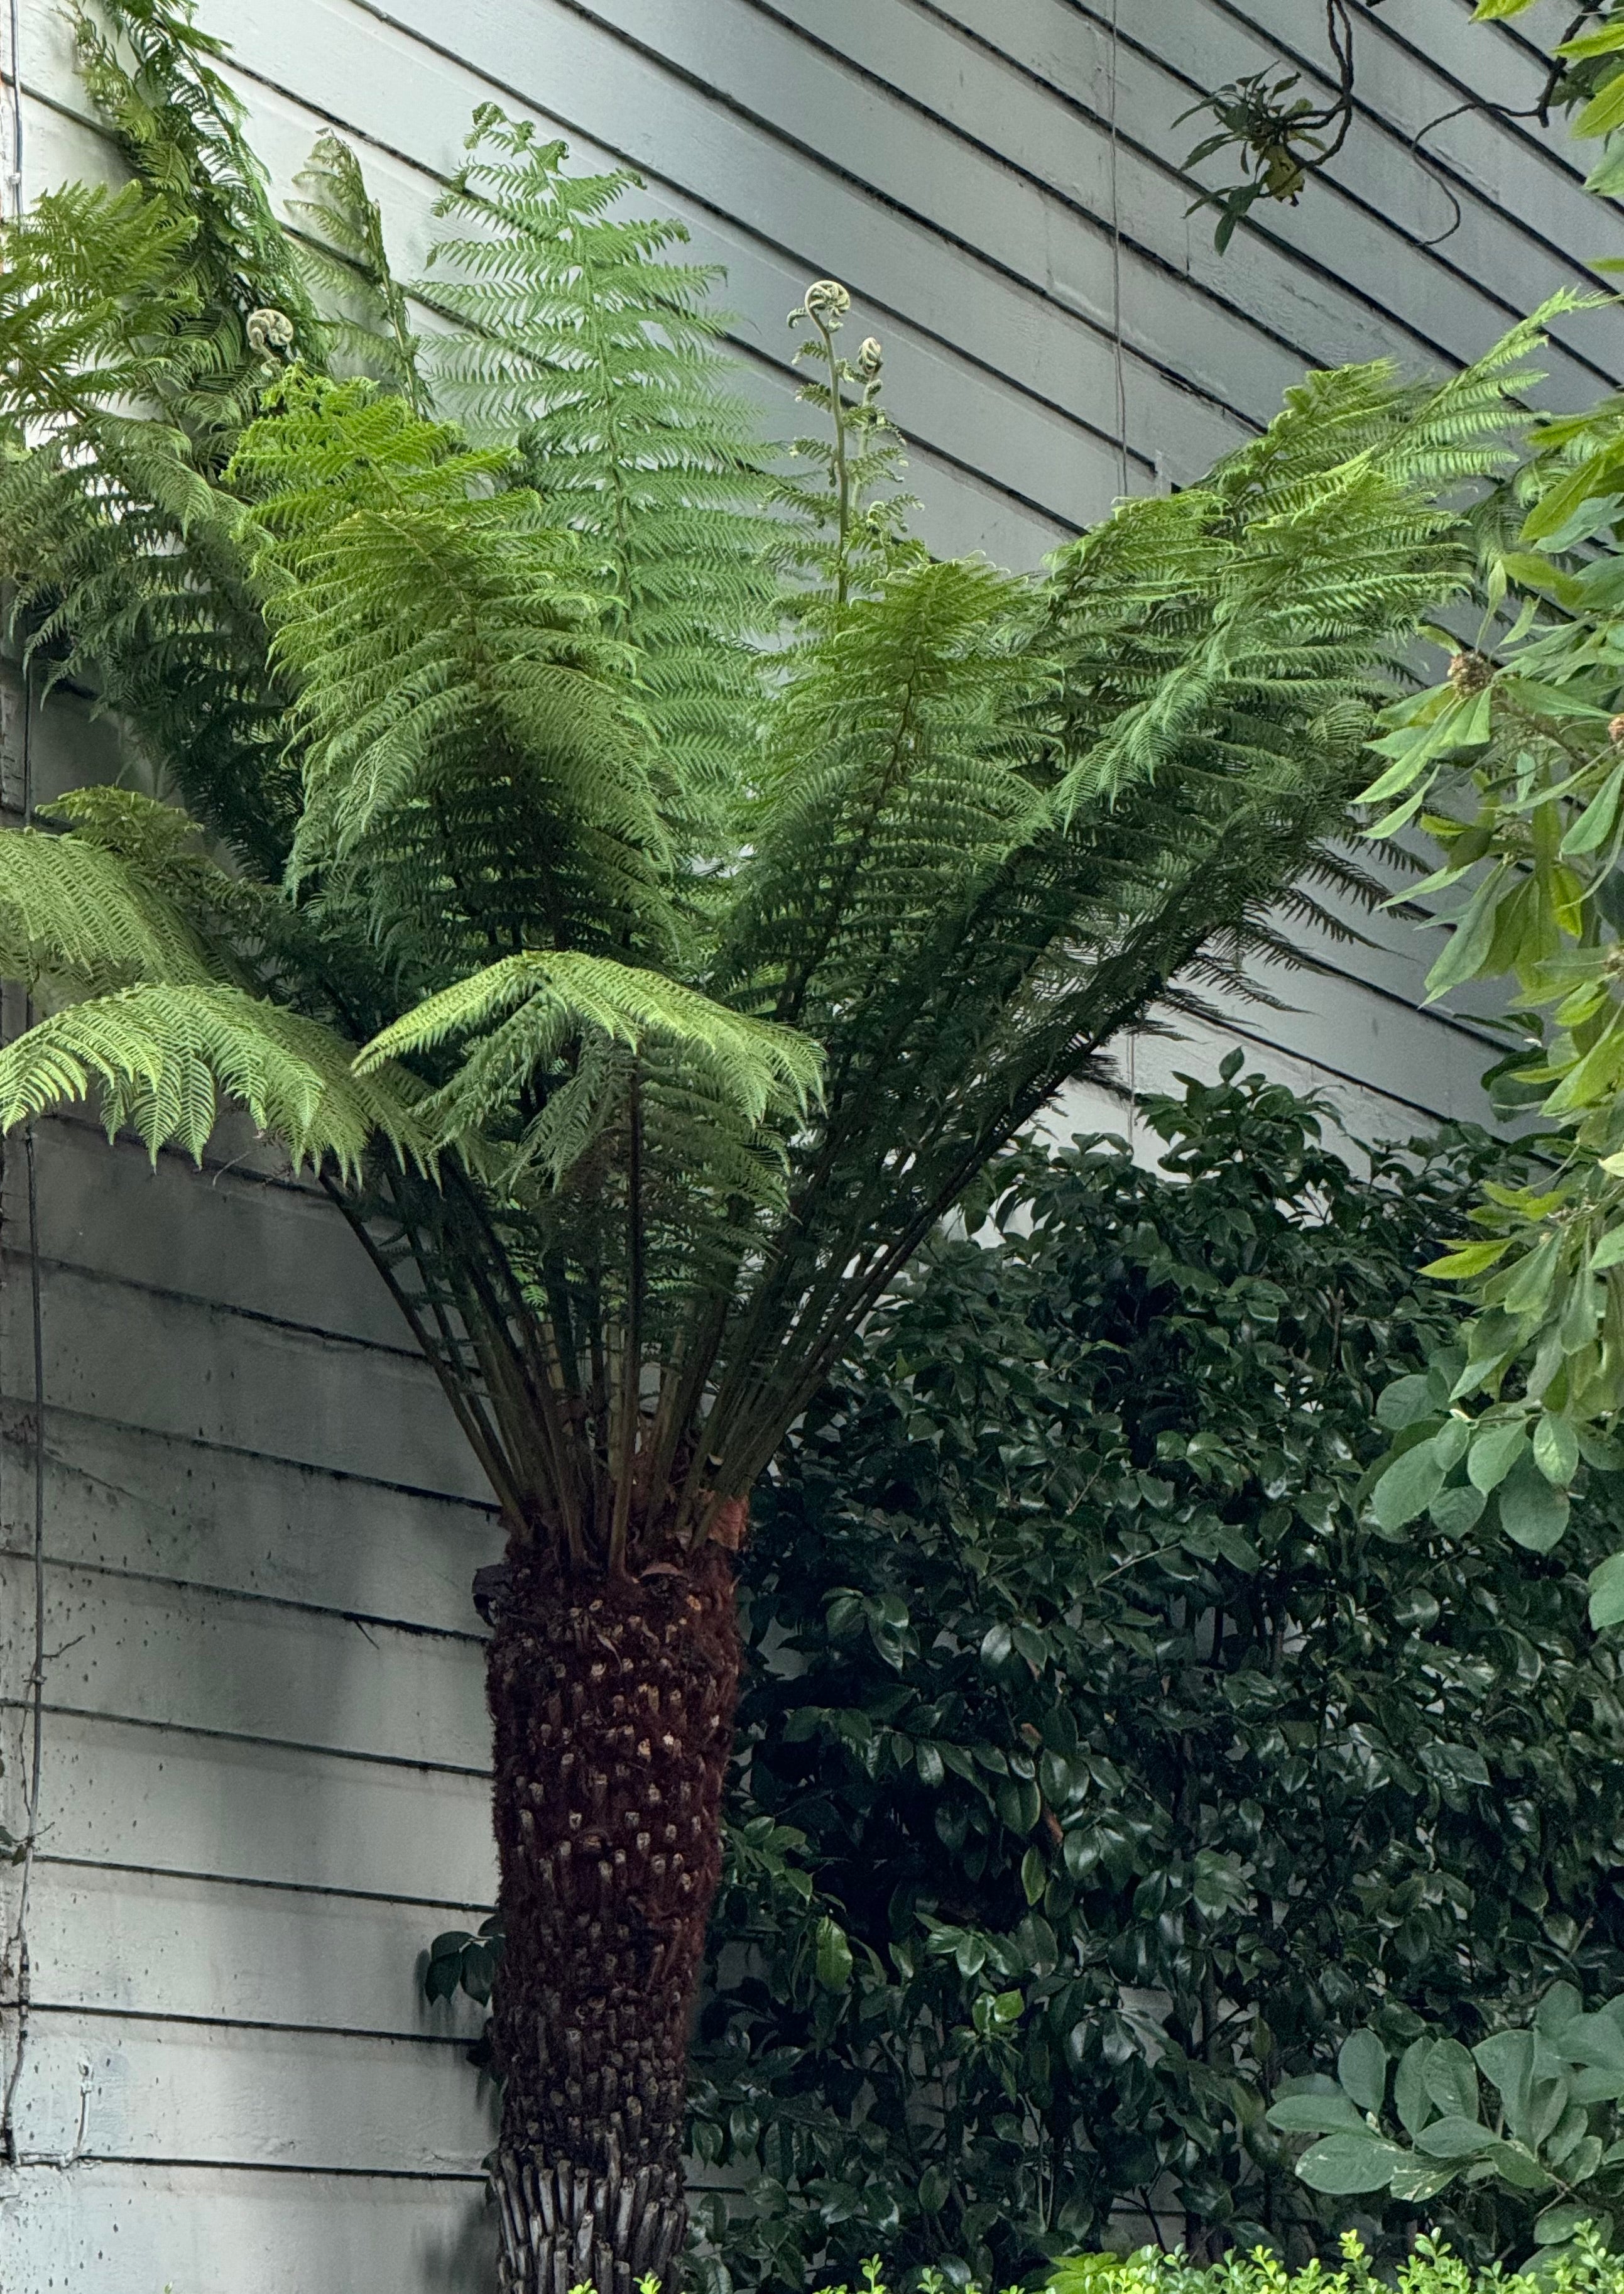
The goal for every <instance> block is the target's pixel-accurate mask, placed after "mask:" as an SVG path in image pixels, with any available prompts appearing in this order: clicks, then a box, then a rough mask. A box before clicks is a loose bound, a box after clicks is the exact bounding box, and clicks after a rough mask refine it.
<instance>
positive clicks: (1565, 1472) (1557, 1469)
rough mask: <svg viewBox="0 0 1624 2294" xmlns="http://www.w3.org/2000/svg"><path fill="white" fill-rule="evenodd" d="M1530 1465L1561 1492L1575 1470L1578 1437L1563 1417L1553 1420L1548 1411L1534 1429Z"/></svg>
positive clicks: (1577, 1455) (1576, 1468)
mask: <svg viewBox="0 0 1624 2294" xmlns="http://www.w3.org/2000/svg"><path fill="white" fill-rule="evenodd" d="M1534 1463H1535V1465H1536V1466H1538V1467H1539V1470H1540V1472H1541V1473H1542V1474H1543V1475H1544V1476H1545V1478H1546V1480H1547V1482H1550V1483H1551V1484H1552V1485H1554V1486H1555V1488H1557V1489H1562V1490H1565V1489H1566V1488H1567V1486H1568V1484H1569V1483H1570V1482H1571V1480H1572V1478H1573V1476H1574V1475H1575V1474H1576V1473H1577V1472H1578V1471H1579V1436H1578V1435H1577V1434H1575V1432H1574V1431H1573V1428H1571V1426H1570V1425H1569V1423H1568V1421H1567V1420H1566V1419H1565V1418H1555V1417H1553V1416H1552V1414H1551V1412H1550V1411H1548V1410H1547V1411H1546V1412H1545V1413H1544V1415H1543V1416H1542V1417H1541V1418H1540V1420H1539V1424H1538V1426H1536V1427H1535V1428H1534Z"/></svg>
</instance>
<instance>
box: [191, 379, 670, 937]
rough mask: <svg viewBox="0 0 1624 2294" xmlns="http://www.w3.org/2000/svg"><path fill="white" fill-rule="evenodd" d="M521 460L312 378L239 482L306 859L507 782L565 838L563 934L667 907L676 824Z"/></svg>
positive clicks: (522, 822) (557, 898)
mask: <svg viewBox="0 0 1624 2294" xmlns="http://www.w3.org/2000/svg"><path fill="white" fill-rule="evenodd" d="M505 461H506V458H505V457H503V456H500V455H493V454H491V453H476V452H470V451H467V450H465V449H463V448H461V447H460V446H459V444H458V443H457V442H456V440H455V439H454V438H453V436H452V435H451V433H450V432H449V431H448V430H446V429H445V428H444V427H442V426H440V425H437V424H434V423H431V422H426V421H422V420H419V419H417V418H416V417H414V416H413V415H412V414H411V413H410V410H408V409H407V408H406V407H405V406H404V405H403V403H402V401H401V400H399V399H397V398H391V397H387V396H381V395H378V393H377V392H375V391H374V390H373V389H372V387H371V386H370V385H369V384H368V383H366V382H364V381H355V382H349V383H338V384H331V383H324V382H321V381H316V380H308V379H305V378H301V377H297V376H296V377H293V378H290V379H289V380H288V383H287V384H286V385H285V386H283V388H282V389H281V390H280V392H279V393H278V395H277V397H276V400H275V404H274V409H273V411H272V413H271V414H269V415H268V416H267V417H266V418H265V419H263V420H261V421H260V422H258V423H256V425H255V426H254V427H253V428H252V429H251V430H249V431H248V433H247V434H246V435H245V437H244V439H243V442H242V444H241V446H240V449H239V451H238V454H237V456H236V459H235V460H234V462H233V464H232V476H233V478H234V480H235V482H236V483H237V484H240V485H242V486H244V487H245V488H247V489H248V490H250V491H251V492H252V494H253V496H254V498H255V502H256V517H257V521H258V525H259V529H260V533H261V537H262V538H261V540H260V543H259V548H258V552H257V557H256V566H257V569H258V573H259V575H260V578H261V581H262V582H263V583H264V590H265V595H266V598H267V602H268V609H269V611H270V614H271V616H272V621H273V622H274V623H275V625H276V631H277V635H276V644H275V658H276V660H277V662H278V663H279V664H280V666H281V667H282V668H283V670H284V671H286V673H287V674H288V677H289V678H290V679H292V680H293V682H294V683H295V685H296V688H297V692H298V700H297V703H296V709H295V712H294V714H295V718H296V722H297V723H298V725H299V726H300V727H301V728H302V730H303V733H304V736H305V750H304V774H305V809H304V813H303V816H302V818H301V819H300V823H299V827H298V832H297V835H296V840H295V862H296V868H297V869H298V870H299V871H301V872H303V871H307V870H310V869H313V868H315V867H318V866H322V865H323V864H326V863H329V862H333V861H342V860H344V859H345V858H353V857H355V856H357V855H358V854H359V853H360V852H361V848H362V847H363V845H364V844H365V843H366V842H367V841H368V840H369V839H372V838H375V837H376V836H377V835H378V834H379V833H380V832H381V831H383V830H384V829H386V826H387V825H388V823H389V822H390V820H391V818H392V817H393V816H396V815H399V814H401V813H402V812H404V811H406V810H408V809H411V808H414V807H416V806H418V805H421V804H422V803H424V802H429V803H433V802H434V801H439V800H440V799H442V798H443V797H444V796H445V795H446V794H447V793H449V791H450V790H451V789H452V788H454V787H455V786H456V785H457V784H458V782H459V779H462V778H472V779H475V780H476V781H479V782H481V783H485V782H488V781H489V780H490V779H491V777H494V776H496V775H498V774H500V775H504V776H506V777H507V779H508V782H509V783H510V785H511V786H512V788H513V790H514V794H515V804H516V810H515V813H514V815H513V817H512V818H511V820H510V822H509V826H508V833H509V834H510V835H513V836H515V837H518V836H520V835H523V834H524V833H525V832H526V831H528V833H529V834H532V836H534V837H535V838H536V839H537V840H538V842H539V843H540V846H541V848H542V850H545V851H546V852H547V853H548V859H549V861H550V863H551V866H552V870H553V875H552V883H551V885H550V887H549V888H548V890H549V892H550V897H551V899H552V900H553V902H554V904H555V907H556V915H555V917H554V919H553V920H552V923H553V930H554V931H555V932H556V935H557V936H558V937H559V938H560V939H564V938H567V937H569V936H570V935H571V934H572V933H580V932H582V931H602V930H603V929H604V928H605V925H606V924H609V923H611V920H612V918H613V915H614V913H615V911H616V910H617V908H618V910H619V912H620V914H621V915H627V914H628V913H629V912H635V911H636V909H637V907H638V906H639V905H646V891H647V886H648V884H649V882H650V872H651V868H652V867H653V866H654V865H655V864H656V863H657V862H658V861H659V859H660V858H661V856H662V847H663V839H662V832H661V827H660V823H659V819H658V817H657V814H656V812H655V809H654V804H653V801H652V799H651V794H650V791H649V788H648V784H647V780H646V773H645V758H644V752H643V744H642V740H641V737H640V734H639V729H638V728H637V723H636V720H635V718H634V716H633V715H632V713H631V712H630V710H629V706H628V704H627V699H626V696H625V693H624V689H623V685H622V683H621V676H620V672H621V664H622V662H623V658H624V656H623V652H622V649H621V648H619V647H616V646H615V645H614V644H613V642H612V641H611V640H609V639H605V637H603V636H602V635H601V634H600V633H599V630H598V627H597V614H598V601H597V598H596V597H595V596H594V594H593V592H592V591H591V590H590V589H589V587H587V586H586V585H585V583H584V582H583V581H582V578H581V576H582V572H583V569H582V567H581V561H580V557H579V555H578V553H577V551H576V550H575V549H574V548H573V546H572V544H571V542H570V540H569V537H568V536H567V535H564V534H561V533H558V532H557V530H556V528H554V527H552V526H549V525H548V523H547V522H546V520H545V518H544V517H543V514H542V509H541V505H540V502H539V501H538V500H537V499H536V497H535V496H534V495H533V494H532V493H531V492H528V491H527V490H525V489H523V488H520V489H516V490H513V491H508V492H492V491H491V480H492V479H493V477H494V476H497V475H498V474H499V472H500V471H501V469H502V468H503V467H504V465H505ZM525 808H528V809H527V811H526V809H525Z"/></svg>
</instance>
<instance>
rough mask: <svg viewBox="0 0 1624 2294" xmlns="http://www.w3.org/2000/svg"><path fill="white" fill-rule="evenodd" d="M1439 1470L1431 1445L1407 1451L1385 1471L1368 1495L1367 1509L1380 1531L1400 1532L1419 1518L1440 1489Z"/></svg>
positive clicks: (1423, 1445) (1441, 1483) (1442, 1470)
mask: <svg viewBox="0 0 1624 2294" xmlns="http://www.w3.org/2000/svg"><path fill="white" fill-rule="evenodd" d="M1443 1473H1444V1469H1443V1468H1442V1467H1441V1465H1440V1464H1439V1462H1438V1460H1437V1459H1436V1458H1435V1457H1434V1456H1433V1450H1432V1444H1430V1443H1427V1442H1423V1443H1421V1444H1418V1445H1417V1447H1416V1448H1415V1449H1413V1450H1407V1451H1406V1452H1404V1455H1403V1456H1402V1457H1401V1458H1399V1459H1397V1460H1395V1461H1394V1462H1393V1464H1392V1465H1391V1466H1389V1467H1388V1468H1387V1470H1386V1472H1385V1473H1384V1475H1383V1476H1382V1477H1381V1479H1380V1481H1378V1482H1377V1484H1376V1487H1375V1489H1374V1490H1373V1491H1372V1493H1371V1497H1370V1506H1371V1510H1372V1512H1373V1513H1374V1514H1375V1516H1376V1520H1377V1521H1378V1522H1379V1523H1380V1524H1381V1525H1382V1527H1383V1528H1384V1529H1402V1528H1403V1526H1404V1525H1405V1523H1406V1522H1410V1521H1414V1520H1415V1518H1416V1517H1417V1514H1423V1513H1425V1511H1426V1509H1427V1508H1428V1506H1429V1505H1431V1503H1432V1501H1433V1499H1434V1498H1435V1497H1436V1496H1437V1494H1438V1493H1439V1491H1440V1490H1441V1488H1442V1487H1443Z"/></svg>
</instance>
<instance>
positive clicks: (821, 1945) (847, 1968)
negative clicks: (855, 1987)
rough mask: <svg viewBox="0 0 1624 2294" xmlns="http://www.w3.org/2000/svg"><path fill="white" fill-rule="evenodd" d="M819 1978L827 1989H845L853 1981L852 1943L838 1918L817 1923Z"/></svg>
mask: <svg viewBox="0 0 1624 2294" xmlns="http://www.w3.org/2000/svg"><path fill="white" fill-rule="evenodd" d="M817 1980H818V1981H819V1982H820V1983H821V1984H822V1985H823V1987H824V1990H825V1991H844V1990H845V1989H846V1987H847V1985H848V1984H849V1982H850V1981H851V1945H850V1943H849V1941H848V1940H847V1935H846V1931H845V1929H844V1928H842V1927H841V1926H840V1923H839V1921H838V1920H832V1919H826V1918H825V1919H821V1920H819V1922H818V1924H817Z"/></svg>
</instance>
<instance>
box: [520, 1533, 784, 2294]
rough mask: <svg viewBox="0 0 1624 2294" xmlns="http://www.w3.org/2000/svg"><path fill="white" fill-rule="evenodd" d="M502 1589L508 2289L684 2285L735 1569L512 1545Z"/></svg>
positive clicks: (703, 1556) (722, 1559) (619, 2291)
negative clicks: (696, 2033) (567, 1570)
mask: <svg viewBox="0 0 1624 2294" xmlns="http://www.w3.org/2000/svg"><path fill="white" fill-rule="evenodd" d="M492 1575H493V1577H494V1581H495V1582H493V1583H488V1584H487V1586H486V1587H485V1589H484V1590H485V1594H486V1607H487V1614H488V1615H490V1617H491V1623H492V1628H493V1631H492V1639H491V1649H490V1656H489V1661H488V1666H487V1674H486V1690H487V1695H488V1697H489V1700H490V1705H491V1721H492V1723H493V1726H494V1731H495V1761H496V1775H495V1786H494V1802H495V1822H496V1836H497V1845H498V1849H499V1855H500V1859H501V1908H502V1921H503V1926H504V1929H505V1932H506V1943H505V1946H504V1949H503V1954H502V1965H501V1972H500V1974H499V1979H498V1983H497V1988H496V1993H495V1997H494V1999H493V2002H492V2024H491V2040H492V2046H493V2052H494V2055H495V2060H496V2066H497V2069H498V2070H499V2073H500V2075H501V2078H502V2080H503V2092H502V2127H501V2141H500V2144H499V2150H498V2152H497V2158H496V2164H495V2172H494V2180H495V2184H496V2192H497V2198H498V2202H499V2212H500V2217H501V2237H502V2253H503V2264H502V2278H501V2285H502V2294H568V2290H569V2289H570V2288H572V2287H575V2286H580V2285H583V2284H586V2285H590V2286H594V2287H596V2288H597V2294H630V2290H631V2289H632V2288H633V2287H635V2285H636V2284H637V2281H638V2280H639V2279H641V2278H643V2277H645V2276H646V2275H652V2276H654V2278H656V2279H658V2280H660V2281H661V2282H662V2283H665V2284H667V2285H669V2284H670V2283H671V2282H673V2281H674V2278H675V2274H676V2269H677V2265H678V2257H679V2256H680V2253H681V2249H682V2246H683V2236H684V2231H685V2228H686V2200H685V2196H684V2184H683V2111H684V2101H685V2093H686V2059H687V2050H688V2033H689V2025H690V2021H691V2018H692V2012H693V2004H694V1989H695V1986H696V1983H697V1981H698V1977H699V1970H700V1965H701V1961H702V1955H703V1949H704V1940H705V1924H706V1921H707V1919H708V1917H709V1915H710V1910H711V1899H712V1898H713V1896H714V1895H715V1892H716V1885H717V1881H718V1878H719V1874H720V1869H721V1794H722V1783H723V1777H724V1775H725V1772H726V1769H727V1758H728V1753H729V1750H730V1747H731V1745H732V1738H733V1713H734V1704H735V1696H736V1692H737V1686H738V1673H739V1639H738V1630H737V1623H736V1619H735V1597H734V1585H733V1571H732V1567H731V1565H730V1563H729V1561H728V1558H727V1555H726V1554H725V1553H723V1552H721V1551H719V1550H718V1549H717V1548H716V1547H714V1546H711V1547H706V1548H704V1549H702V1550H701V1552H700V1553H699V1555H698V1556H697V1557H696V1558H694V1559H693V1560H691V1561H689V1562H687V1563H686V1565H685V1566H682V1567H677V1566H671V1565H659V1566H656V1567H655V1568H654V1569H652V1570H650V1571H648V1572H647V1573H646V1574H643V1575H641V1576H626V1577H619V1578H616V1577H612V1576H611V1577H604V1576H597V1575H591V1576H588V1575H580V1576H575V1577H569V1576H565V1575H563V1574H560V1573H559V1571H558V1569H557V1566H556V1563H554V1562H552V1561H550V1560H548V1559H546V1558H540V1557H538V1556H536V1555H535V1554H534V1553H533V1552H532V1550H515V1551H514V1552H513V1553H511V1554H510V1557H509V1558H508V1561H507V1562H506V1563H504V1564H503V1565H502V1566H501V1567H500V1569H499V1571H497V1572H495V1573H492Z"/></svg>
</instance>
